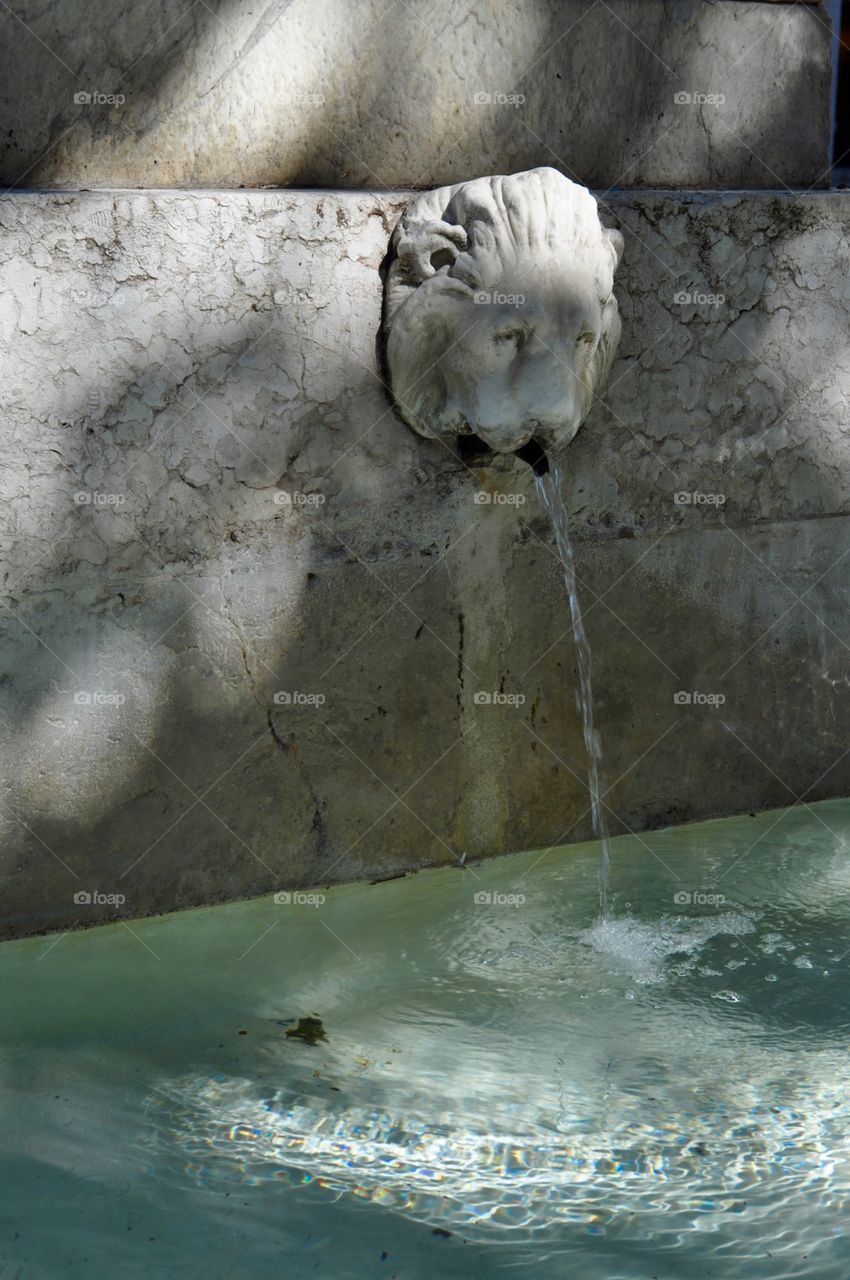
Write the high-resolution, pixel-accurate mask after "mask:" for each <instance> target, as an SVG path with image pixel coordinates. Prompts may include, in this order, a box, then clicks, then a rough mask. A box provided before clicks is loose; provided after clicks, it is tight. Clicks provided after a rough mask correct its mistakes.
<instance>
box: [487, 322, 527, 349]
mask: <svg viewBox="0 0 850 1280" xmlns="http://www.w3.org/2000/svg"><path fill="white" fill-rule="evenodd" d="M527 338H528V330H527V329H525V328H524V326H523V325H512V326H511V327H510V329H500V330H499V332H498V333H494V334H493V341H494V342H497V343H504V342H515V343H516V345H517V346H521V345H522V343H523V342H525V341H526V339H527Z"/></svg>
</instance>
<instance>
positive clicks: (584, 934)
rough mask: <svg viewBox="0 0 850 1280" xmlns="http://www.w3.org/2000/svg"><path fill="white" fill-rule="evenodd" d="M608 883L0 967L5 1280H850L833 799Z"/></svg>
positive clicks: (495, 868) (378, 905)
mask: <svg viewBox="0 0 850 1280" xmlns="http://www.w3.org/2000/svg"><path fill="white" fill-rule="evenodd" d="M597 861H598V847H597V846H594V845H584V846H572V847H570V848H568V849H561V850H552V851H550V852H547V853H545V854H541V853H529V854H522V855H516V856H514V857H510V858H502V859H499V860H496V861H491V862H488V863H485V864H483V865H480V864H479V865H476V866H472V867H468V868H465V869H460V868H452V869H446V870H438V871H433V872H426V873H422V874H420V875H417V876H411V877H408V878H406V879H403V880H397V881H392V882H389V883H386V884H382V885H378V886H369V885H356V886H346V887H342V888H338V889H333V890H330V891H327V892H326V894H325V895H324V897H325V900H324V901H322V902H319V903H315V902H310V901H307V902H296V901H292V900H290V901H288V902H275V901H274V900H273V899H272V898H271V897H269V898H268V899H263V900H258V901H253V902H249V903H237V904H234V905H230V906H223V907H214V908H209V909H205V910H200V911H192V912H186V913H181V914H177V915H174V916H171V917H165V918H160V919H152V920H141V921H133V922H131V924H130V925H129V926H124V925H114V926H109V927H106V928H99V929H92V930H89V931H87V932H81V933H72V934H67V935H64V936H52V937H48V938H35V939H28V940H26V941H22V942H15V943H8V944H6V945H4V946H2V947H0V993H2V994H0V1005H2V1027H3V1047H2V1057H0V1083H1V1084H2V1089H1V1090H0V1108H2V1114H0V1186H2V1196H0V1280H30V1278H33V1280H34V1278H36V1277H39V1278H40V1277H63V1280H64V1278H65V1277H72V1278H74V1277H83V1276H85V1277H97V1278H99V1277H109V1278H110V1280H114V1277H118V1276H120V1277H121V1278H122V1280H134V1278H135V1277H146V1278H147V1277H153V1278H158V1277H175V1276H181V1277H203V1278H204V1280H218V1278H219V1277H221V1280H225V1278H226V1280H242V1278H244V1280H249V1278H250V1280H265V1277H276V1278H277V1277H287V1280H302V1277H303V1278H304V1280H306V1278H307V1277H311V1278H315V1277H317V1276H319V1277H323V1280H348V1278H349V1277H350V1278H351V1280H354V1278H355V1277H356V1278H357V1280H363V1278H367V1280H368V1278H369V1277H380V1278H382V1280H393V1278H395V1280H403V1278H404V1280H425V1278H426V1277H427V1278H428V1280H433V1278H434V1277H449V1278H453V1277H472V1278H474V1280H484V1278H485V1277H488V1278H489V1277H492V1276H496V1275H500V1274H505V1275H506V1276H511V1275H514V1276H519V1277H534V1278H535V1280H540V1278H543V1280H548V1277H553V1278H554V1277H558V1278H559V1280H562V1278H563V1277H565V1276H573V1275H575V1276H581V1277H582V1280H594V1278H595V1277H600V1280H601V1278H602V1277H604V1278H605V1280H620V1278H623V1280H625V1278H626V1277H628V1278H631V1277H640V1278H641V1280H652V1278H653V1277H654V1278H657V1280H668V1278H669V1280H681V1278H682V1277H684V1276H688V1277H722V1280H735V1278H736V1277H748V1278H753V1277H764V1280H784V1278H785V1277H803V1276H812V1277H818V1278H819V1280H831V1278H832V1277H835V1278H836V1280H838V1278H839V1277H840V1280H846V1277H847V1274H848V1268H850V1241H848V1240H847V1238H846V1237H847V1233H848V1229H850V1213H849V1212H848V1210H850V1054H848V1044H849V1043H850V985H849V984H848V978H850V802H848V801H829V802H825V803H822V804H818V805H815V806H812V807H798V808H794V809H793V810H790V811H783V812H781V813H780V812H776V813H770V814H762V815H759V816H758V817H755V818H748V817H745V818H737V819H730V820H727V821H723V822H714V823H704V824H700V825H694V826H691V827H687V828H678V829H675V830H670V831H664V832H654V833H651V834H648V835H645V836H643V837H640V838H632V837H629V838H624V839H618V840H615V841H614V842H613V870H612V878H611V889H612V904H611V907H612V918H611V919H609V920H608V921H606V922H604V923H599V921H598V896H597V874H596V873H597ZM289 1033H293V1034H289Z"/></svg>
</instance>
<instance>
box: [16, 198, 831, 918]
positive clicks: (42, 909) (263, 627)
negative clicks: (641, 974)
mask: <svg viewBox="0 0 850 1280" xmlns="http://www.w3.org/2000/svg"><path fill="white" fill-rule="evenodd" d="M404 200H405V195H404V193H396V194H388V195H380V196H376V195H373V194H369V193H349V194H340V193H336V194H328V193H326V194H322V193H287V192H276V193H259V192H254V193H250V192H243V193H238V192H236V193H234V192H231V193H228V194H212V193H195V194H179V193H160V194H155V193H127V194H117V195H116V194H106V193H97V194H88V195H86V194H78V195H70V194H53V195H29V196H13V197H7V198H5V199H3V200H2V201H0V226H2V235H0V254H1V255H2V266H0V343H2V360H3V372H2V384H0V385H2V424H3V435H4V443H3V452H2V469H0V496H1V497H2V504H0V511H2V513H3V530H2V545H3V578H4V588H5V590H4V600H5V601H6V603H5V604H4V607H3V610H2V615H0V616H2V638H1V639H0V646H2V647H0V669H2V673H3V677H2V680H0V701H2V721H0V752H2V757H1V758H0V769H2V781H3V796H4V799H3V802H2V805H0V814H2V824H3V831H2V835H3V840H2V847H3V853H2V864H1V865H0V887H2V898H0V901H2V931H3V932H4V933H5V934H14V933H23V932H28V931H32V930H37V929H39V928H48V927H50V928H57V927H64V926H66V925H69V924H72V923H74V922H78V921H80V920H93V919H101V918H104V916H105V915H109V914H112V913H113V912H114V907H112V906H110V905H109V904H107V905H104V906H96V905H95V906H92V905H86V904H82V905H77V904H75V902H74V895H75V894H78V893H81V892H82V893H92V892H94V891H100V892H101V893H105V894H122V895H123V896H124V897H125V899H126V901H125V903H124V904H123V905H122V906H121V908H120V910H121V912H122V913H123V914H125V915H133V914H140V913H143V912H147V911H153V910H166V909H171V908H176V907H181V906H186V905H189V904H192V903H199V902H210V901H215V900H218V899H223V898H229V897H234V896H238V895H247V894H250V893H255V892H260V891H265V890H267V889H271V888H272V887H275V888H277V887H282V886H294V885H305V884H310V883H318V882H326V881H332V880H337V879H343V878H351V877H355V876H361V877H369V876H381V875H388V874H392V873H394V872H397V871H400V870H402V869H404V868H411V867H418V866H423V865H426V864H429V863H440V862H451V861H453V860H455V859H459V858H461V857H462V855H463V853H464V852H466V853H467V854H468V855H469V856H470V857H476V856H479V855H484V854H494V853H499V852H501V851H504V850H509V849H518V848H528V847H534V846H541V845H547V844H550V843H553V842H560V841H567V840H571V839H577V838H579V837H586V836H587V835H588V834H589V830H590V824H589V814H588V801H587V792H586V788H585V782H584V766H585V757H584V748H583V745H582V738H581V728H580V721H579V717H578V712H577V710H576V704H575V685H576V673H575V654H574V649H573V645H572V641H571V638H570V630H569V620H568V612H567V607H566V601H565V599H564V595H563V588H562V583H561V579H560V569H559V564H558V562H557V560H556V557H555V555H554V549H553V546H552V542H551V538H550V536H549V530H548V528H547V524H546V521H545V520H544V518H543V516H542V514H541V512H540V511H539V510H538V509H537V507H536V505H535V501H534V495H533V490H532V485H531V476H530V472H529V471H528V469H527V468H526V467H525V466H524V465H523V464H521V463H519V462H517V461H515V460H513V459H508V460H504V461H502V462H501V463H499V464H498V466H496V467H493V468H489V469H482V470H480V471H477V470H470V469H468V468H467V467H465V466H464V465H463V464H462V463H460V462H459V461H458V460H457V459H456V458H455V457H453V456H452V455H451V453H450V452H449V451H448V450H447V449H446V448H445V447H444V446H443V445H441V444H439V443H436V442H435V443H427V442H424V441H422V440H420V439H418V438H416V437H415V436H414V435H413V434H412V433H411V432H410V431H409V430H408V429H407V428H406V427H405V426H404V425H403V424H402V423H401V422H400V421H399V420H398V419H397V418H396V416H395V414H394V411H393V410H392V408H391V407H390V405H389V402H388V399H387V397H386V393H385V390H384V387H383V386H382V384H381V381H380V379H379V376H378V374H377V372H376V370H377V369H378V367H379V366H378V363H377V352H376V340H377V334H378V331H379V323H380V308H381V275H380V266H381V262H382V259H383V256H384V254H385V252H386V247H387V242H388V238H389V234H390V232H391V229H392V226H393V224H394V221H395V219H396V217H397V215H398V212H399V210H400V208H401V207H402V204H403V202H404ZM603 216H604V218H605V219H606V220H607V221H608V222H609V224H611V225H613V224H614V223H617V224H618V225H620V226H621V227H622V229H623V231H624V234H625V239H626V251H625V257H624V260H623V263H622V265H621V267H620V269H619V272H618V276H617V283H616V289H617V293H618V296H619V298H620V303H621V309H622V314H623V321H624V332H623V339H622V343H621V347H620V357H619V359H618V361H617V364H616V365H615V367H614V370H613V374H612V377H611V383H610V390H609V392H608V394H607V397H606V403H604V404H603V403H600V404H598V405H597V406H596V408H595V410H594V411H593V413H592V415H591V417H590V419H589V420H588V422H587V423H586V424H585V425H584V426H583V427H582V429H581V431H580V433H579V435H578V437H577V439H576V440H575V441H574V442H573V444H571V445H570V446H569V447H568V449H567V450H566V452H565V455H564V464H565V467H566V470H567V473H568V502H569V508H570V511H571V524H572V527H573V528H574V530H575V537H576V544H577V552H576V554H577V567H578V573H579V577H580V580H581V590H582V596H583V599H584V603H585V606H586V609H587V629H588V632H589V635H590V639H591V642H592V645H593V656H594V678H595V688H596V692H597V700H598V707H597V720H598V724H599V727H600V729H601V733H602V738H603V743H604V749H605V758H606V767H607V774H608V784H609V785H610V787H611V790H610V793H609V794H608V797H607V801H608V803H609V804H610V806H611V810H612V825H613V827H614V829H615V830H618V829H620V830H621V829H626V828H627V827H630V828H633V829H636V830H644V829H647V828H649V827H652V826H653V825H657V824H659V823H666V822H668V821H679V820H684V819H688V818H697V817H702V816H706V815H712V814H721V813H729V812H733V811H736V810H745V809H747V808H750V807H753V808H754V807H765V806H768V805H775V804H782V803H784V802H786V801H787V802H789V803H790V802H791V801H792V798H793V797H794V796H795V795H796V796H800V795H806V796H810V797H821V796H826V795H834V794H839V793H844V794H846V793H847V791H848V788H849V787H850V756H845V755H844V754H843V753H844V752H845V750H846V741H845V739H846V724H847V715H848V709H850V708H848V701H849V700H850V663H849V662H848V626H847V622H848V617H847V597H848V576H850V556H848V552H847V546H848V536H850V523H848V511H850V482H848V474H850V468H848V451H850V442H848V440H849V438H848V433H847V428H846V424H847V407H848V398H850V361H848V345H850V271H848V256H850V196H842V195H831V196H826V195H820V196H818V195H809V196H805V197H794V196H792V195H788V194H783V195H762V196H753V195H749V196H748V195H743V194H727V195H712V196H698V195H695V196H693V197H687V196H685V197H677V196H672V195H665V194H658V193H648V194H646V195H635V194H632V195H628V196H627V195H622V196H618V197H616V198H614V199H611V198H607V199H606V200H605V201H604V203H603ZM683 295H687V298H683ZM479 493H483V494H485V495H486V496H487V497H488V498H489V499H490V500H489V501H485V502H477V501H476V494H479ZM681 493H687V494H688V495H691V497H692V499H693V495H694V494H695V493H696V494H697V495H698V497H697V500H696V501H694V500H691V501H690V502H689V503H687V504H683V503H681V502H677V501H676V500H675V495H676V494H681ZM500 495H501V496H500ZM718 495H721V496H722V497H723V498H725V501H724V502H721V500H720V497H719V496H718ZM287 499H288V500H287ZM680 691H685V692H687V693H689V694H694V693H695V692H696V693H698V694H700V695H718V694H719V695H722V696H723V697H724V698H725V703H724V704H722V705H716V701H717V700H716V698H715V699H714V702H709V703H701V702H699V701H697V700H693V699H692V701H691V704H690V705H681V704H679V703H677V701H676V698H675V695H676V693H677V692H680ZM496 692H501V693H504V694H516V695H520V696H521V697H522V698H523V699H524V701H522V702H518V703H517V704H516V705H513V704H511V703H499V702H498V701H493V700H491V701H490V702H489V703H487V702H483V703H482V702H481V701H480V699H477V698H476V695H477V694H481V693H485V694H490V695H492V694H494V693H496ZM287 694H288V695H289V696H290V702H289V704H288V705H286V702H285V698H284V697H283V696H282V695H287ZM276 695H277V697H276ZM305 698H306V701H305V700H304V699H305ZM320 699H323V700H324V701H320ZM647 856H649V854H648V855H647Z"/></svg>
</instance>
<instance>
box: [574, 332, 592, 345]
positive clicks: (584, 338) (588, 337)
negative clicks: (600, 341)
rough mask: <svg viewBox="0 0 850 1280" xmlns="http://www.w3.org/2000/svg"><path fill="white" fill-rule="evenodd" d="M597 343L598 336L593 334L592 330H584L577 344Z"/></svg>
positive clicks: (577, 339)
mask: <svg viewBox="0 0 850 1280" xmlns="http://www.w3.org/2000/svg"><path fill="white" fill-rule="evenodd" d="M595 341H596V334H595V333H594V332H593V330H592V329H582V331H581V333H580V334H579V335H578V337H577V338H576V343H577V344H580V343H582V342H595Z"/></svg>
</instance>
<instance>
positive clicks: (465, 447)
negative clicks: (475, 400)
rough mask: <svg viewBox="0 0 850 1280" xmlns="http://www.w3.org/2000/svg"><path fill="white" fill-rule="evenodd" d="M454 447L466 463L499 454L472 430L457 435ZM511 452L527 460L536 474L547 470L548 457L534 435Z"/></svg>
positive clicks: (483, 461)
mask: <svg viewBox="0 0 850 1280" xmlns="http://www.w3.org/2000/svg"><path fill="white" fill-rule="evenodd" d="M456 448H457V455H458V457H459V458H460V460H461V462H463V463H466V464H472V463H476V462H477V463H479V464H480V463H485V462H487V461H488V460H492V459H494V458H497V457H499V456H500V455H499V454H498V453H497V451H496V450H495V449H493V448H491V446H490V445H489V444H488V443H487V441H486V440H482V439H481V436H477V435H475V434H474V432H464V433H463V434H461V435H458V437H457V439H456ZM513 454H514V457H516V458H521V459H522V461H523V462H527V463H528V465H529V466H530V467H531V469H532V471H533V472H534V474H535V475H537V476H543V475H545V474H546V472H547V471H548V470H549V458H548V457H547V455H546V450H545V448H544V447H543V444H542V443H541V441H540V440H539V439H538V438H537V437H536V436H532V437H531V439H530V440H527V441H526V442H525V444H524V445H521V446H520V448H519V449H514V450H513Z"/></svg>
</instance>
